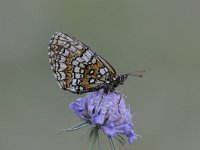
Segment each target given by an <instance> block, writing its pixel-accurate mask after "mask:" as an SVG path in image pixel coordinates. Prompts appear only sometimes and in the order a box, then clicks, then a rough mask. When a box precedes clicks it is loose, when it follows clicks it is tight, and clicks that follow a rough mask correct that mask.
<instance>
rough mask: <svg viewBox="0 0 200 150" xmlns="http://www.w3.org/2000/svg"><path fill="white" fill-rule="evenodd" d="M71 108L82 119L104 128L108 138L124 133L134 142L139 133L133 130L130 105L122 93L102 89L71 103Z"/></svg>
mask: <svg viewBox="0 0 200 150" xmlns="http://www.w3.org/2000/svg"><path fill="white" fill-rule="evenodd" d="M70 109H72V110H73V111H74V113H75V114H76V115H77V116H79V117H80V118H81V119H82V120H84V121H87V122H88V123H90V124H92V125H94V126H96V127H98V128H99V129H101V130H103V131H104V133H105V134H106V135H107V136H108V138H112V137H116V136H117V135H120V134H123V135H125V136H127V137H128V139H129V143H133V142H134V141H135V140H136V138H137V135H136V134H135V133H134V131H133V123H132V114H131V111H130V107H128V108H127V107H126V104H125V98H124V96H123V95H122V94H120V93H117V92H111V93H108V94H105V93H104V92H103V91H102V90H100V91H96V92H92V93H88V94H87V95H86V96H85V97H83V98H80V99H78V100H76V101H75V102H73V103H71V104H70Z"/></svg>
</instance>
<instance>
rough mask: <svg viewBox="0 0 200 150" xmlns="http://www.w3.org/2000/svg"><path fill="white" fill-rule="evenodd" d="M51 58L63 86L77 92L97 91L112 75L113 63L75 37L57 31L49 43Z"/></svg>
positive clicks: (114, 74)
mask: <svg viewBox="0 0 200 150" xmlns="http://www.w3.org/2000/svg"><path fill="white" fill-rule="evenodd" d="M49 61H50V64H51V68H52V70H53V72H54V76H55V78H56V79H57V81H58V84H59V86H60V87H61V88H63V89H65V90H69V91H71V92H74V93H85V92H89V91H94V90H95V89H97V87H100V86H101V85H102V84H104V83H105V82H106V81H107V80H108V78H109V77H115V76H116V73H115V70H114V69H113V68H112V66H111V65H110V64H109V63H108V62H107V61H105V60H104V59H103V58H102V57H100V56H98V55H96V54H95V53H94V52H93V51H92V50H91V49H90V48H89V47H88V46H86V45H85V44H84V43H82V42H81V41H79V40H77V39H75V38H74V37H72V36H70V35H67V34H64V33H61V32H56V33H55V34H54V35H53V36H52V39H51V41H50V44H49Z"/></svg>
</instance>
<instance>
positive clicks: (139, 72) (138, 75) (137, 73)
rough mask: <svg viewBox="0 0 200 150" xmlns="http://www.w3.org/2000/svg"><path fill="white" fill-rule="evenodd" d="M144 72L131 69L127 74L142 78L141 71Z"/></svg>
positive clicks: (142, 71)
mask: <svg viewBox="0 0 200 150" xmlns="http://www.w3.org/2000/svg"><path fill="white" fill-rule="evenodd" d="M144 72H145V70H140V71H133V72H130V73H127V75H129V76H135V77H139V78H142V77H143V74H142V73H144Z"/></svg>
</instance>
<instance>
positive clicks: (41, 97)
mask: <svg viewBox="0 0 200 150" xmlns="http://www.w3.org/2000/svg"><path fill="white" fill-rule="evenodd" d="M199 14H200V1H199V0H190V1H189V0H57V1H56V0H54V1H50V0H49V1H48V0H35V1H31V0H16V1H14V0H1V1H0V76H1V78H0V150H55V149H56V150H76V149H87V147H88V141H87V139H86V138H83V136H82V132H79V131H78V132H73V133H69V134H66V135H57V133H56V132H57V131H58V130H60V129H63V128H67V127H70V126H72V125H73V124H75V123H77V122H79V119H78V118H77V117H76V116H75V115H74V114H73V113H72V112H71V111H70V110H68V109H67V108H66V106H67V105H68V104H69V103H70V102H72V101H73V100H75V99H76V98H77V97H79V96H77V95H74V94H71V93H69V92H66V91H63V90H61V89H60V88H59V87H58V85H57V84H56V82H55V80H54V78H53V75H52V72H51V70H50V66H49V64H48V57H47V46H48V42H49V39H50V37H51V36H52V34H53V33H54V32H56V31H63V32H66V33H70V34H72V35H73V36H75V37H78V38H79V39H81V40H82V41H84V42H86V43H87V44H88V45H90V46H91V47H92V48H93V49H94V50H95V51H97V52H98V53H99V54H101V55H102V56H103V57H104V58H105V59H107V60H108V61H109V62H110V63H111V64H112V65H113V66H114V67H115V68H116V70H117V72H119V73H126V72H130V71H134V70H143V69H145V70H146V73H145V74H144V78H142V79H138V78H134V77H130V78H129V79H128V81H127V82H126V83H125V84H124V85H123V86H120V87H119V88H118V89H119V90H120V91H122V92H123V93H124V94H125V95H126V96H127V104H130V105H131V109H132V111H133V113H134V122H135V131H136V132H137V133H138V134H140V135H142V137H141V138H139V139H138V140H137V141H136V142H135V143H134V144H133V145H130V146H127V149H135V150H141V149H142V150H188V149H190V150H198V149H199V148H200V80H199V77H200V59H199V57H200V17H199ZM104 142H106V141H104ZM119 148H120V149H123V148H122V147H120V146H119ZM104 149H106V150H107V149H109V148H108V145H106V146H105V148H104Z"/></svg>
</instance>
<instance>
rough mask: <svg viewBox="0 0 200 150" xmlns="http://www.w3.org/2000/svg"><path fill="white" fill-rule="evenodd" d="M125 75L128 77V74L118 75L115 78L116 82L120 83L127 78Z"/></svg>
mask: <svg viewBox="0 0 200 150" xmlns="http://www.w3.org/2000/svg"><path fill="white" fill-rule="evenodd" d="M127 77H128V74H123V75H119V76H118V77H117V79H116V83H117V84H121V85H122V84H123V83H124V81H125V80H126V79H127Z"/></svg>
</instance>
